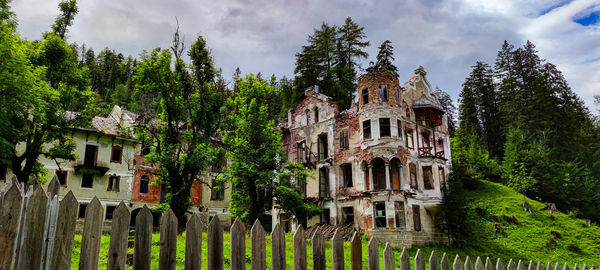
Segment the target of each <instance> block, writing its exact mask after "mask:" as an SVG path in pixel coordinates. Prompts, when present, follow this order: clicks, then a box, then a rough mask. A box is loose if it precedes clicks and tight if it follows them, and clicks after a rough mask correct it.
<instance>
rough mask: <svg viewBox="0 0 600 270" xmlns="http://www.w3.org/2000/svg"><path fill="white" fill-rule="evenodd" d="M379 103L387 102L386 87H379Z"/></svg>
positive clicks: (383, 85)
mask: <svg viewBox="0 0 600 270" xmlns="http://www.w3.org/2000/svg"><path fill="white" fill-rule="evenodd" d="M379 102H388V89H387V85H385V84H382V85H379Z"/></svg>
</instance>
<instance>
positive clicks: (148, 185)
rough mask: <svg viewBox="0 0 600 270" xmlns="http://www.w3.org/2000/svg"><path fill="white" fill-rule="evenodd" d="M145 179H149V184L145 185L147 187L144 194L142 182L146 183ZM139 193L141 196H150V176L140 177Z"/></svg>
mask: <svg viewBox="0 0 600 270" xmlns="http://www.w3.org/2000/svg"><path fill="white" fill-rule="evenodd" d="M144 177H145V178H146V179H148V180H147V182H148V183H146V184H145V186H146V192H142V187H143V185H142V182H146V180H144ZM138 193H140V194H148V193H150V176H148V175H146V174H144V175H142V176H140V186H139V188H138Z"/></svg>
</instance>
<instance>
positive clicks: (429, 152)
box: [419, 147, 446, 159]
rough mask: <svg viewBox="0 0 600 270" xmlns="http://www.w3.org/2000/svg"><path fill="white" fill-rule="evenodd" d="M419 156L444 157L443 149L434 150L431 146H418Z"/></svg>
mask: <svg viewBox="0 0 600 270" xmlns="http://www.w3.org/2000/svg"><path fill="white" fill-rule="evenodd" d="M419 157H420V158H428V157H434V158H441V159H446V157H445V155H444V150H441V151H437V152H434V151H433V147H419Z"/></svg>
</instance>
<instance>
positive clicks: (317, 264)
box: [312, 229, 326, 270]
mask: <svg viewBox="0 0 600 270" xmlns="http://www.w3.org/2000/svg"><path fill="white" fill-rule="evenodd" d="M312 257H313V269H314V270H325V269H326V266H325V265H326V263H325V239H324V238H323V234H321V232H320V230H319V229H317V230H315V233H314V234H313V237H312Z"/></svg>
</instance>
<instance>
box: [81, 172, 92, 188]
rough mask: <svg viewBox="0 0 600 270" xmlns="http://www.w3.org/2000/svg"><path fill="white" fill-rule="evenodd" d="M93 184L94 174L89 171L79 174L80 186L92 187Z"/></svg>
mask: <svg viewBox="0 0 600 270" xmlns="http://www.w3.org/2000/svg"><path fill="white" fill-rule="evenodd" d="M93 186H94V175H93V174H91V173H84V174H83V175H82V176H81V187H82V188H92V187H93Z"/></svg>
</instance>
